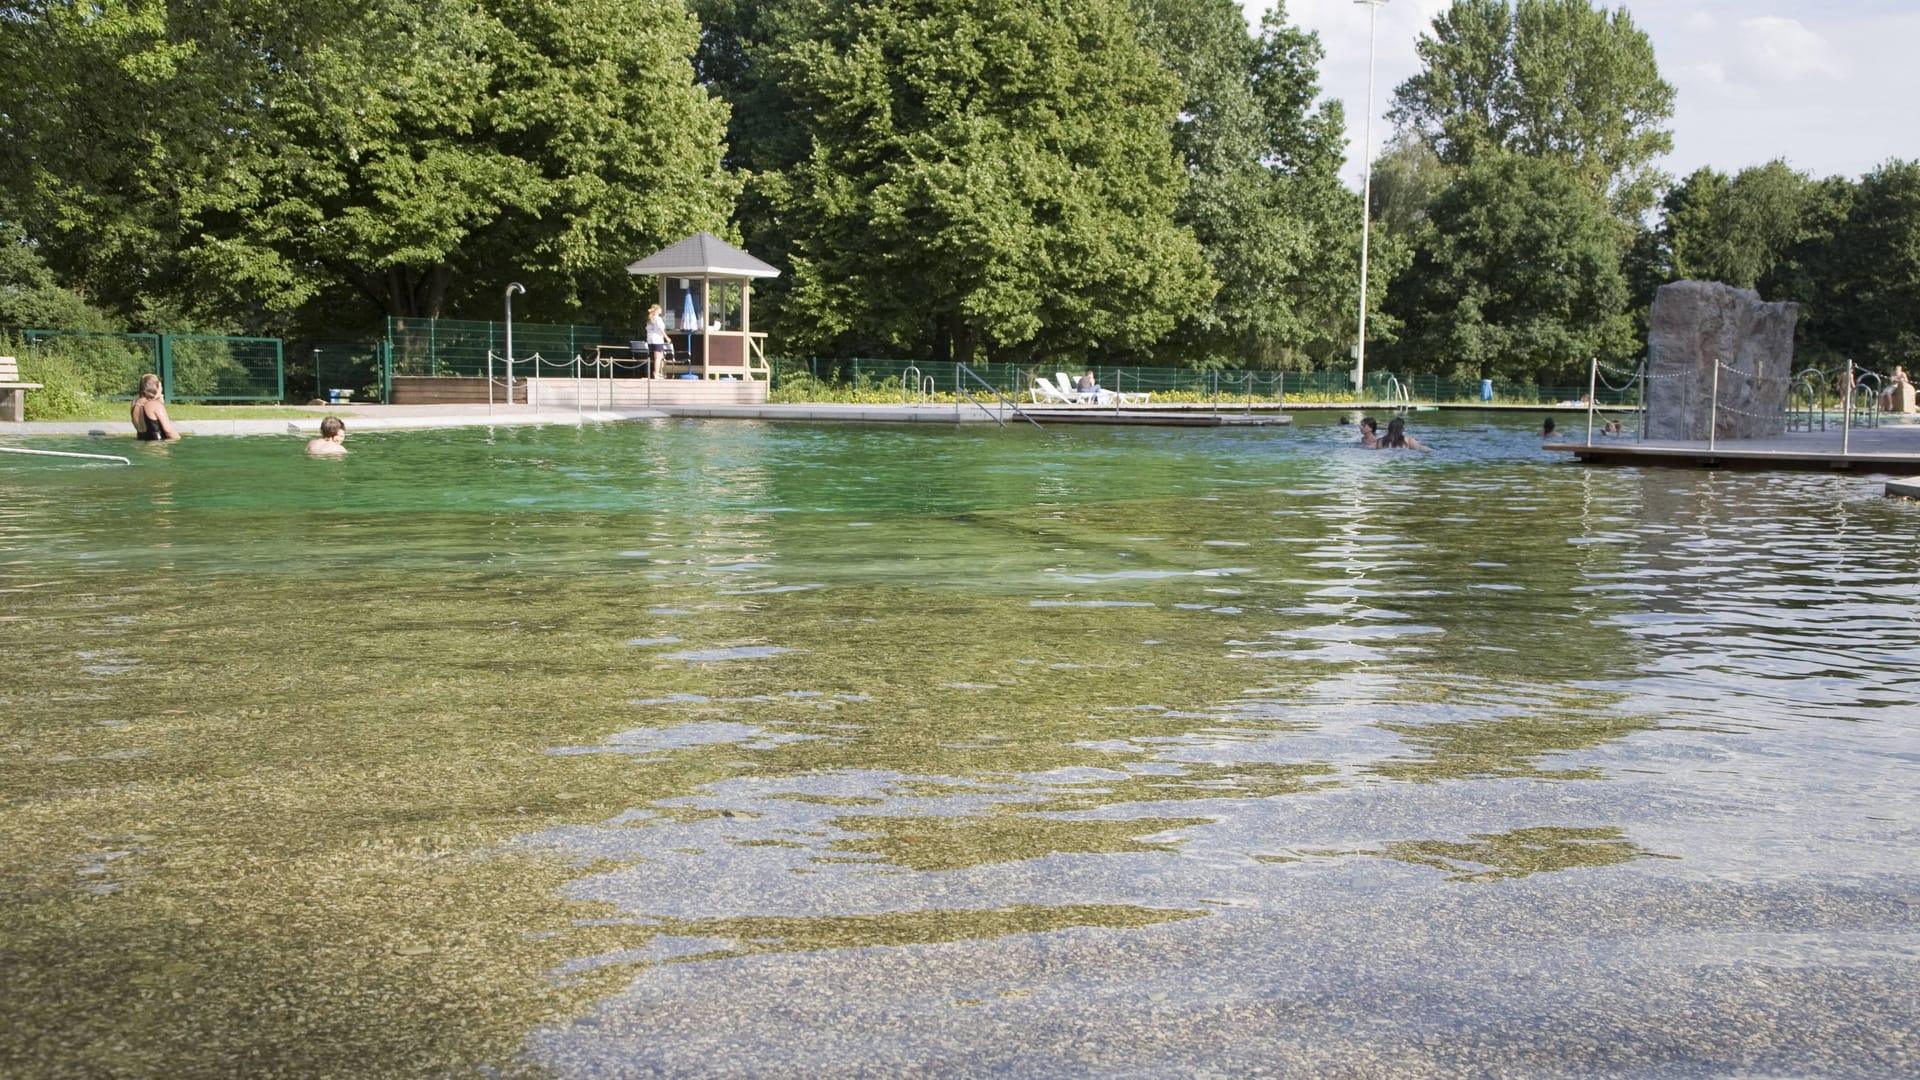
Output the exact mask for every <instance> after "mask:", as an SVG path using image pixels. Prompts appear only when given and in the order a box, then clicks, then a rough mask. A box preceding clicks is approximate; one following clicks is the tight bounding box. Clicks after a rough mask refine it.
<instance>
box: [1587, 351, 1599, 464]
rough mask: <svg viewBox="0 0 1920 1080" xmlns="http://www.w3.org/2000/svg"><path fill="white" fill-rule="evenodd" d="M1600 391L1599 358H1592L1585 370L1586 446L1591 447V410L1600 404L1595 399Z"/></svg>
mask: <svg viewBox="0 0 1920 1080" xmlns="http://www.w3.org/2000/svg"><path fill="white" fill-rule="evenodd" d="M1599 389H1600V358H1599V357H1597V356H1596V357H1594V358H1593V359H1592V360H1590V361H1589V362H1588V368H1587V445H1588V446H1592V445H1593V410H1594V409H1595V408H1596V407H1598V406H1599V404H1600V402H1599V400H1598V399H1597V398H1596V397H1595V395H1596V393H1597V392H1598V391H1599Z"/></svg>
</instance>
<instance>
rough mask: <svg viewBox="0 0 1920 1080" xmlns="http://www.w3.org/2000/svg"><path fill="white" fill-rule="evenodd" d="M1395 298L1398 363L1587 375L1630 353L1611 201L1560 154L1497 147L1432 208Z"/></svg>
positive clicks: (1464, 372) (1463, 371) (1457, 371)
mask: <svg viewBox="0 0 1920 1080" xmlns="http://www.w3.org/2000/svg"><path fill="white" fill-rule="evenodd" d="M1429 213H1430V215H1431V218H1432V225H1433V229H1432V233H1431V235H1430V236H1429V237H1428V239H1427V242H1425V243H1423V244H1422V245H1421V247H1420V250H1419V252H1418V253H1417V254H1416V256H1415V258H1414V263H1413V267H1412V269H1411V271H1410V272H1409V273H1408V275H1407V281H1408V287H1406V288H1403V289H1401V290H1400V291H1399V292H1398V293H1397V294H1396V296H1395V300H1394V309H1395V310H1396V311H1397V312H1398V313H1399V314H1400V316H1401V318H1403V319H1404V320H1405V321H1406V323H1407V333H1406V337H1405V340H1404V341H1403V343H1402V344H1401V346H1399V347H1398V348H1397V349H1395V350H1394V352H1393V354H1392V358H1393V362H1394V363H1401V362H1403V361H1404V360H1405V359H1406V358H1407V356H1408V354H1409V353H1411V354H1412V355H1413V356H1414V357H1416V358H1418V359H1417V360H1416V361H1415V363H1416V365H1417V369H1421V370H1440V371H1445V372H1447V373H1449V374H1454V375H1461V376H1467V377H1475V378H1496V377H1497V378H1518V379H1530V378H1533V377H1534V376H1535V375H1536V374H1544V375H1546V376H1548V377H1554V378H1563V379H1564V378H1567V377H1569V376H1573V375H1577V374H1578V372H1579V371H1580V370H1581V369H1583V368H1584V366H1585V364H1586V361H1587V360H1588V358H1589V357H1593V356H1602V357H1609V358H1617V357H1620V356H1622V355H1627V354H1630V352H1631V351H1632V348H1633V345H1632V342H1631V340H1630V339H1629V338H1628V333H1629V330H1630V324H1629V323H1628V322H1627V320H1626V319H1625V315H1624V312H1625V301H1626V290H1627V286H1626V279H1625V277H1624V276H1623V275H1622V274H1621V271H1620V263H1619V258H1618V254H1617V249H1616V247H1615V243H1614V234H1615V230H1614V223H1613V220H1612V217H1611V215H1610V214H1609V213H1608V211H1607V207H1606V204H1605V203H1603V202H1602V201H1601V200H1600V197H1599V196H1598V195H1597V194H1595V193H1594V192H1593V191H1592V190H1591V189H1589V188H1588V187H1587V186H1586V184H1585V183H1584V182H1583V179H1582V177H1581V176H1580V175H1579V174H1577V173H1576V172H1575V171H1574V170H1572V169H1571V168H1569V167H1568V166H1567V165H1566V164H1565V163H1564V162H1562V161H1561V160H1559V159H1556V158H1551V157H1528V156H1525V155H1521V154H1486V155H1482V156H1480V157H1479V158H1477V159H1476V160H1475V161H1474V162H1473V163H1472V164H1471V165H1468V166H1467V167H1466V169H1465V171H1463V172H1462V173H1461V175H1460V176H1459V178H1458V179H1457V180H1455V182H1454V183H1452V184H1450V185H1449V186H1448V187H1447V189H1446V190H1445V191H1443V192H1442V193H1441V194H1440V196H1439V197H1438V198H1436V199H1435V200H1434V201H1433V204H1432V205H1431V207H1430V208H1429Z"/></svg>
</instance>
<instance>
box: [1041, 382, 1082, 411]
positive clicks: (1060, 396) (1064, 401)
mask: <svg viewBox="0 0 1920 1080" xmlns="http://www.w3.org/2000/svg"><path fill="white" fill-rule="evenodd" d="M1033 403H1034V404H1035V405H1078V404H1079V403H1080V399H1079V397H1078V396H1077V395H1074V394H1069V393H1063V392H1062V391H1061V389H1060V388H1059V387H1058V386H1055V385H1054V384H1053V380H1051V379H1048V378H1047V377H1046V376H1044V375H1042V376H1038V377H1036V378H1035V379H1034V380H1033Z"/></svg>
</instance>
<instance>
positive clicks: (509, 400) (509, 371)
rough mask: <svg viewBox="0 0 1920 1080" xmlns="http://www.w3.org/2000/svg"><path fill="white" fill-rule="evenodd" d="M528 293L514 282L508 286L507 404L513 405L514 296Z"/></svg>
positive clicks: (523, 286)
mask: <svg viewBox="0 0 1920 1080" xmlns="http://www.w3.org/2000/svg"><path fill="white" fill-rule="evenodd" d="M526 291H527V287H526V286H525V285H522V284H520V283H519V282H517V281H516V282H513V283H512V284H510V285H508V286H507V404H508V405H509V406H511V405H512V404H513V294H514V293H524V292H526Z"/></svg>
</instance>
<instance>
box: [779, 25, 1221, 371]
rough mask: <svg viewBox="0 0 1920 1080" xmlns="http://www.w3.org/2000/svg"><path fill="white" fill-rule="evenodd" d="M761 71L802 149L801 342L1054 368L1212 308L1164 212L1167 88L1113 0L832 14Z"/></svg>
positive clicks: (1124, 346)
mask: <svg viewBox="0 0 1920 1080" xmlns="http://www.w3.org/2000/svg"><path fill="white" fill-rule="evenodd" d="M806 14H807V18H806V20H805V22H804V24H803V25H802V26H801V27H800V28H798V29H797V30H796V31H795V32H794V33H793V34H792V35H791V36H789V37H787V38H785V39H784V40H783V41H782V42H781V43H780V44H779V45H778V46H777V48H775V49H774V50H773V51H772V54H771V56H770V58H769V62H770V64H771V65H772V67H773V70H774V73H775V77H777V79H778V81H779V84H780V86H781V87H782V89H783V90H784V92H785V93H786V95H787V96H788V97H789V98H790V99H791V100H792V101H793V103H794V106H795V109H796V115H797V116H799V117H800V118H801V119H800V122H801V124H802V126H803V127H804V129H805V130H806V132H807V133H808V135H809V137H810V139H811V149H810V152H809V154H808V156H807V158H806V159H805V160H804V161H801V162H799V163H797V164H796V165H794V166H793V167H792V168H791V169H789V170H787V171H786V172H785V173H784V174H783V176H782V183H781V185H779V187H778V188H777V189H774V190H777V192H778V194H777V196H775V201H774V207H773V209H774V211H775V212H776V213H778V214H780V215H781V216H783V217H786V218H788V219H790V220H797V221H803V222H806V223H808V227H807V228H806V229H805V230H804V231H803V232H796V234H795V236H794V242H793V246H792V249H791V251H790V259H791V263H792V267H793V277H794V280H793V284H792V286H791V289H792V291H791V293H790V299H789V300H788V310H787V312H786V325H787V326H788V327H789V328H790V329H791V331H792V336H791V338H790V340H791V341H792V342H793V343H794V344H795V345H796V346H797V347H798V348H801V349H821V350H831V349H833V348H835V347H836V346H838V345H840V344H842V343H845V342H850V341H855V340H859V339H860V338H867V339H873V340H878V341H879V342H881V343H883V344H884V345H886V346H888V347H890V348H892V349H896V350H900V351H902V352H904V353H906V354H908V355H912V356H917V357H932V358H938V359H946V358H953V359H961V360H964V359H968V358H970V357H972V356H974V355H976V353H977V352H980V351H984V352H986V353H987V354H988V355H990V356H992V357H993V358H994V359H1021V358H1025V357H1029V356H1047V357H1056V358H1061V359H1068V358H1072V357H1076V356H1086V355H1089V354H1091V353H1093V352H1095V351H1096V350H1098V351H1102V352H1106V351H1111V350H1121V351H1125V350H1130V349H1139V348H1142V347H1145V346H1147V345H1149V344H1151V343H1152V342H1154V341H1156V340H1158V339H1159V338H1160V337H1162V336H1163V335H1164V334H1165V333H1166V332H1167V331H1168V330H1169V329H1170V328H1171V327H1172V326H1173V323H1174V320H1175V317H1176V313H1179V312H1184V311H1190V310H1192V309H1194V308H1196V307H1198V306H1200V305H1202V304H1204V303H1205V302H1206V301H1207V300H1208V298H1209V297H1210V296H1211V294H1212V291H1213V288H1214V286H1213V282H1212V281H1211V280H1210V278H1209V277H1208V275H1207V274H1206V271H1205V267H1204V263H1203V262H1202V258H1201V252H1200V248H1199V245H1198V244H1197V243H1196V242H1195V241H1194V239H1193V236H1192V234H1191V233H1189V232H1188V231H1186V230H1184V229H1181V228H1179V227H1177V226H1176V225H1175V224H1174V223H1173V221H1172V219H1171V210H1172V206H1173V202H1174V199H1175V198H1176V197H1177V196H1178V193H1179V191H1180V189H1181V186H1182V177H1181V174H1180V171H1179V168H1178V164H1177V162H1176V160H1175V158H1174V156H1173V153H1172V148H1171V143H1170V134H1169V128H1170V124H1171V121H1172V119H1173V114H1174V107H1175V88H1174V85H1173V82H1172V80H1171V79H1170V78H1168V77H1167V76H1166V75H1165V74H1163V73H1162V71H1161V70H1160V68H1159V66H1158V65H1157V64H1155V63H1154V62H1153V59H1152V57H1151V56H1149V55H1147V54H1146V53H1145V51H1144V50H1143V48H1142V47H1141V45H1140V44H1139V41H1138V38H1137V32H1136V30H1135V27H1134V24H1133V22H1132V20H1131V18H1130V17H1129V16H1128V13H1127V11H1126V9H1125V8H1124V7H1123V6H1121V4H1120V3H1119V2H1118V0H1058V2H1055V3H1049V4H1045V5H1039V6H1035V5H1030V4H1027V3H1022V2H1019V0H985V2H971V3H968V2H962V0H875V2H871V3H859V2H854V0H827V2H824V3H821V4H819V5H817V7H814V8H812V9H810V10H809V11H808V12H807V13H806Z"/></svg>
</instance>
